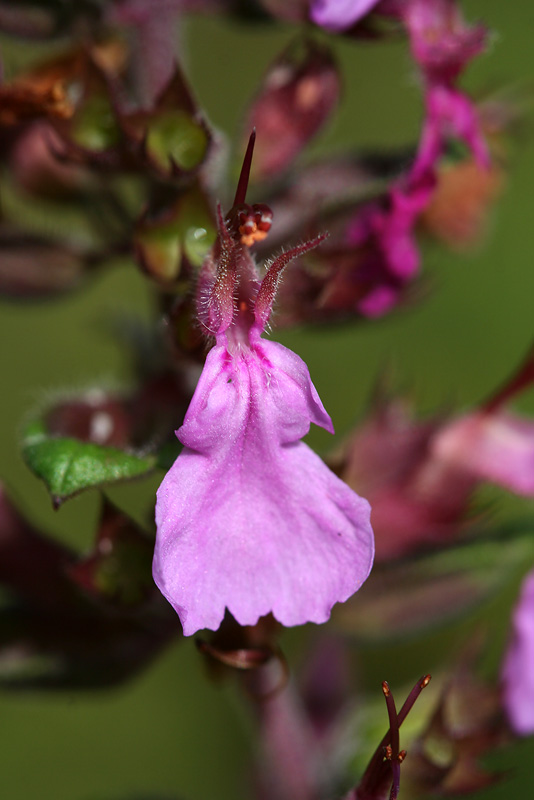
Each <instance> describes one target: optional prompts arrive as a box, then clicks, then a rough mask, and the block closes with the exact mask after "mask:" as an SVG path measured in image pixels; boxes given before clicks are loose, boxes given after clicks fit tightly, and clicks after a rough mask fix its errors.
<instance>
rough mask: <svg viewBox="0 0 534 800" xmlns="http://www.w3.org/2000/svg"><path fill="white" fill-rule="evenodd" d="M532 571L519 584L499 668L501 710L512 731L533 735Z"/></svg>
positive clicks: (533, 634)
mask: <svg viewBox="0 0 534 800" xmlns="http://www.w3.org/2000/svg"><path fill="white" fill-rule="evenodd" d="M533 665H534V570H533V571H531V572H529V573H528V575H527V576H526V578H525V579H524V581H523V584H522V586H521V591H520V594H519V601H518V603H517V606H516V608H515V610H514V614H513V618H512V636H511V639H510V644H509V646H508V650H507V652H506V656H505V659H504V662H503V668H502V675H501V678H502V687H503V701H504V707H505V710H506V713H507V716H508V719H509V722H510V725H511V726H512V728H513V730H514V731H515V732H516V733H517V734H519V735H522V736H526V735H528V734H532V733H534V669H533Z"/></svg>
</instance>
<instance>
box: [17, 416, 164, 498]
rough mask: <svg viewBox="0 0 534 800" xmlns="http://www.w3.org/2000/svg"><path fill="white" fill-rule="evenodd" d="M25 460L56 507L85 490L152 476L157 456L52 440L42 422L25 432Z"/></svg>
mask: <svg viewBox="0 0 534 800" xmlns="http://www.w3.org/2000/svg"><path fill="white" fill-rule="evenodd" d="M22 454H23V457H24V459H25V461H26V463H27V464H28V466H29V467H30V469H31V470H32V471H33V473H34V474H35V475H36V476H37V477H38V478H41V480H43V481H44V482H45V484H46V486H47V488H48V490H49V492H50V494H51V495H52V500H53V502H54V504H55V505H60V504H61V503H62V502H63V501H64V500H67V499H68V498H69V497H72V496H73V495H75V494H78V492H81V491H83V490H84V489H91V488H94V487H96V486H101V485H102V484H107V483H114V482H116V481H124V480H130V479H132V478H138V477H141V476H143V475H146V474H148V473H149V472H151V471H152V470H153V469H154V467H155V465H156V456H155V455H152V454H150V455H146V456H140V455H136V454H135V453H129V452H125V451H124V450H119V449H118V448H116V447H104V446H102V445H98V444H94V443H92V442H82V441H79V440H77V439H72V438H67V437H53V436H49V435H48V434H47V432H46V429H45V427H44V425H43V424H42V423H40V422H36V423H32V424H31V425H30V426H29V427H28V428H27V430H26V433H25V436H24V442H23V448H22Z"/></svg>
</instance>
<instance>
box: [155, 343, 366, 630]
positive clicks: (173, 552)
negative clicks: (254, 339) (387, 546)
mask: <svg viewBox="0 0 534 800" xmlns="http://www.w3.org/2000/svg"><path fill="white" fill-rule="evenodd" d="M217 369H219V372H218V374H216V370H217ZM208 386H209V387H210V388H209V391H208ZM310 420H313V421H314V422H318V423H319V424H322V425H323V426H325V427H327V425H328V423H329V417H328V415H327V414H326V412H325V411H324V409H323V407H322V404H321V402H320V400H319V398H318V396H317V393H316V392H315V389H314V387H313V384H312V383H311V381H310V378H309V374H308V371H307V368H306V366H305V365H304V363H303V362H302V361H301V359H299V358H298V356H296V355H295V354H294V353H291V351H289V350H286V348H284V347H282V346H281V345H278V344H275V343H273V342H264V341H261V342H258V343H257V345H256V346H254V347H253V348H251V349H250V350H244V351H241V352H239V353H237V354H234V355H233V356H230V355H229V354H228V353H227V352H226V351H225V349H224V347H223V346H222V345H221V346H217V347H215V348H214V349H213V350H212V351H211V353H210V354H209V356H208V361H207V363H206V369H205V371H204V373H203V375H202V377H201V380H200V383H199V387H198V389H197V392H196V394H195V397H194V398H193V402H192V404H191V407H190V409H189V412H188V414H187V416H186V420H185V423H184V425H183V427H182V428H181V429H180V431H179V437H180V439H181V440H182V442H184V444H185V445H186V447H185V449H184V451H183V452H182V454H181V455H180V456H179V458H178V459H177V460H176V462H175V464H174V465H173V467H172V468H171V470H170V471H169V472H168V474H167V475H166V477H165V479H164V481H163V483H162V485H161V487H160V489H159V491H158V500H157V505H156V522H157V526H158V535H157V540H156V550H155V555H154V579H155V581H156V583H157V584H158V586H159V588H160V590H161V591H162V593H163V594H164V595H165V597H167V599H168V600H169V602H170V603H171V604H172V605H173V607H174V608H175V609H176V611H177V613H178V614H179V616H180V619H181V621H182V625H183V627H184V633H185V634H186V635H190V634H192V633H194V632H195V631H196V630H199V629H200V628H211V629H216V628H218V626H219V625H220V623H221V621H222V618H223V615H224V612H225V608H228V609H229V611H230V612H231V613H232V614H233V615H234V617H235V618H236V619H237V621H238V622H239V623H240V624H242V625H254V624H255V623H256V622H257V620H258V618H259V617H260V616H263V615H265V614H268V613H269V612H272V613H273V614H274V616H275V617H276V618H277V619H278V620H279V621H280V622H281V623H282V624H284V625H299V624H303V623H305V622H308V621H310V622H324V621H325V620H326V619H327V618H328V617H329V615H330V610H331V608H332V606H333V605H334V603H336V602H338V601H344V600H346V599H347V598H348V597H350V595H351V594H353V593H354V592H355V591H356V590H357V589H358V588H359V586H360V585H361V583H362V582H363V581H364V580H365V578H366V577H367V575H368V574H369V571H370V569H371V564H372V560H373V535H372V531H371V527H370V523H369V505H368V503H367V502H366V501H365V500H362V499H361V498H359V497H358V496H357V495H356V494H355V493H354V492H353V491H352V490H351V489H349V487H348V486H347V485H346V484H345V483H343V482H342V481H341V480H339V478H337V477H336V476H335V475H334V474H333V473H332V472H331V471H330V470H329V469H328V468H327V467H326V465H325V464H324V463H323V462H322V461H321V459H320V458H319V457H318V456H317V455H315V453H313V451H312V450H310V449H309V448H308V447H307V446H306V445H305V444H303V443H302V442H300V441H298V439H300V437H301V436H302V435H304V433H305V432H306V431H307V430H308V428H309V423H310ZM203 430H204V431H205V432H206V433H205V435H204V436H203V435H202V431H203ZM193 445H194V446H195V449H192V446H193Z"/></svg>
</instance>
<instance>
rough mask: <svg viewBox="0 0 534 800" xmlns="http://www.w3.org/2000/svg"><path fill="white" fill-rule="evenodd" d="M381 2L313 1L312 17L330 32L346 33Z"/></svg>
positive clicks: (375, 0) (365, 0) (349, 0)
mask: <svg viewBox="0 0 534 800" xmlns="http://www.w3.org/2000/svg"><path fill="white" fill-rule="evenodd" d="M378 1H379V0H312V3H311V8H310V17H311V19H312V20H313V22H315V24H316V25H320V26H321V27H322V28H326V30H329V31H344V30H347V28H350V27H352V25H355V24H356V23H357V22H358V21H359V20H360V19H362V17H364V16H365V15H366V14H368V13H369V12H370V11H371V10H372V8H373V7H374V6H376V5H377V3H378Z"/></svg>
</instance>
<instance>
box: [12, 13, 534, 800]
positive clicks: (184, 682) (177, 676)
mask: <svg viewBox="0 0 534 800" xmlns="http://www.w3.org/2000/svg"><path fill="white" fill-rule="evenodd" d="M463 6H464V8H465V13H466V17H467V18H468V19H470V20H473V19H477V18H480V19H483V20H484V21H485V22H486V23H487V24H488V25H489V27H490V28H491V29H492V30H493V31H494V33H493V35H492V38H491V45H490V47H489V50H488V53H487V55H485V56H483V57H481V58H479V59H478V60H477V61H476V63H475V64H474V65H473V66H472V67H471V68H470V69H469V70H468V74H467V77H466V81H465V85H466V86H467V87H468V88H469V89H470V90H471V91H475V92H483V91H486V90H491V89H492V88H494V87H496V86H501V85H505V84H508V83H512V84H515V83H517V82H519V81H521V82H524V83H526V84H527V85H528V84H529V82H530V85H529V91H530V92H531V94H532V96H533V97H534V93H533V90H534V35H533V34H534V5H533V4H532V2H531V0H515V2H513V3H508V4H505V3H503V2H502V0H471V1H470V2H468V1H467V0H466V2H464V3H463ZM292 35H293V31H292V29H291V28H290V27H289V26H288V27H285V26H274V25H273V26H268V27H267V28H264V27H261V28H260V27H259V26H258V27H256V26H235V25H230V24H229V23H227V22H226V21H223V20H220V19H216V18H211V19H195V20H188V21H186V22H183V23H182V27H181V30H180V40H181V42H182V45H181V46H182V48H183V49H182V53H181V58H182V61H183V63H184V65H185V67H186V70H187V72H188V74H189V76H190V78H191V81H192V84H193V86H194V87H195V91H196V93H197V95H198V97H199V99H200V101H201V104H202V106H203V107H204V108H205V109H206V110H207V113H208V115H209V117H210V119H211V121H212V122H213V124H214V125H215V126H217V127H218V128H220V129H221V130H223V131H224V132H225V133H227V134H228V135H229V136H230V137H235V136H236V135H237V134H238V132H239V130H240V122H241V120H242V117H243V111H244V109H245V107H246V104H247V101H248V100H249V98H250V97H251V95H252V93H253V91H254V89H255V88H256V86H257V84H258V81H259V78H260V76H261V75H262V73H263V71H264V70H265V68H266V66H267V65H268V63H269V62H270V61H271V60H272V59H273V57H274V56H275V55H276V54H277V53H278V52H279V51H280V50H281V48H282V47H283V46H284V45H285V43H287V42H288V40H289V39H290V38H291V36H292ZM336 46H337V51H338V53H339V56H340V59H341V62H342V65H343V71H344V75H345V102H344V104H343V107H342V110H341V113H340V114H339V115H338V116H337V118H336V120H335V121H334V122H333V123H332V124H331V125H330V126H329V128H328V130H327V131H326V132H325V133H324V134H323V135H322V136H321V137H320V139H319V140H318V142H317V144H316V145H315V148H314V149H315V150H316V151H317V150H322V149H325V148H326V149H332V148H334V149H336V148H342V147H344V146H347V147H353V146H355V145H373V146H377V145H382V146H385V147H388V146H394V145H396V144H402V143H406V142H412V141H414V140H415V138H416V136H417V132H418V128H419V124H420V117H421V95H420V91H419V88H418V86H417V81H416V79H415V77H414V70H413V67H412V64H411V62H410V59H409V56H408V54H407V48H406V45H405V43H403V42H396V43H387V44H383V43H369V44H362V43H358V44H353V43H352V44H351V43H346V42H337V43H336ZM19 47H20V45H19ZM533 192H534V136H533V130H532V114H531V115H530V119H529V120H528V123H527V125H526V130H525V135H524V137H523V138H522V140H520V141H519V142H518V144H517V148H516V151H515V152H514V153H513V156H512V161H511V170H510V176H509V181H508V184H507V187H506V189H505V192H504V194H503V197H502V198H501V200H500V202H499V203H498V205H497V208H496V211H495V213H494V215H493V220H492V224H491V227H490V232H489V235H488V237H487V238H486V240H485V241H484V242H483V243H482V244H481V245H480V247H478V248H477V250H476V251H475V252H472V253H469V254H462V255H458V254H454V253H450V252H447V251H445V250H444V249H439V248H437V247H428V248H426V249H425V252H424V255H425V258H424V271H425V274H426V277H427V278H428V279H429V281H430V286H431V293H430V295H429V297H428V299H426V301H425V302H423V303H421V305H420V307H419V308H415V309H413V310H409V311H406V312H403V313H400V314H398V315H396V316H395V317H394V318H391V319H387V320H385V321H380V322H371V323H369V324H366V325H362V326H344V327H342V328H335V329H328V330H324V329H321V330H314V331H312V330H307V329H306V330H304V329H303V330H299V331H292V332H284V333H283V334H277V333H275V336H276V338H277V339H278V340H280V341H283V342H284V343H285V344H287V345H288V346H290V347H292V348H293V349H294V350H296V351H297V352H298V353H299V354H300V355H301V356H302V357H303V358H304V359H305V360H306V362H307V363H308V365H309V367H310V371H311V374H312V377H313V379H314V382H315V384H316V386H317V388H318V390H319V392H320V394H321V397H322V399H323V401H324V403H325V405H326V407H327V408H328V410H329V412H330V414H331V416H332V418H333V420H334V424H335V426H336V430H337V432H338V437H339V436H340V435H342V434H343V432H345V431H347V430H348V429H349V428H350V426H351V425H352V424H353V423H354V422H355V421H356V420H358V418H360V417H361V415H362V414H363V413H364V412H365V408H366V403H367V400H368V398H369V395H370V391H371V388H372V386H373V384H374V382H375V380H376V378H377V375H379V374H380V372H381V371H383V370H384V368H385V367H386V366H392V367H393V370H394V373H395V375H396V376H397V378H398V380H399V383H400V385H401V386H403V387H408V388H410V389H411V390H413V393H414V395H415V397H416V399H417V402H418V405H419V407H420V408H421V409H423V410H427V411H428V410H430V409H435V408H438V407H440V405H442V404H449V405H450V404H453V405H454V406H455V407H461V406H465V405H468V404H470V403H474V402H476V401H477V400H478V399H480V398H481V397H484V396H485V395H487V393H488V392H489V391H490V390H491V389H492V388H493V387H495V386H496V385H498V384H499V383H500V382H501V381H502V380H503V378H505V377H506V375H507V374H508V373H509V372H510V370H511V369H512V368H513V366H514V365H516V364H517V362H518V361H519V360H520V359H521V358H522V357H523V355H524V353H525V351H526V349H527V347H528V346H529V345H530V344H531V343H532V341H533V339H534V222H533V208H534V197H533ZM252 199H253V200H254V201H261V200H262V198H261V197H257V198H256V197H254V198H252ZM153 306H154V297H153V296H152V294H151V289H150V286H148V285H147V282H146V281H145V279H144V278H143V277H142V276H141V275H140V273H139V272H138V271H137V269H136V268H135V267H134V266H133V265H132V264H126V263H125V264H122V265H119V266H118V267H117V268H116V269H114V270H111V271H109V272H108V273H107V274H105V275H104V277H102V278H100V279H99V280H98V281H97V282H95V283H94V284H92V285H91V286H90V287H89V288H88V289H87V290H86V291H84V292H81V293H80V294H74V295H72V296H71V297H68V298H67V299H64V300H58V301H53V302H48V303H43V304H38V303H35V304H20V305H18V304H9V303H7V302H2V303H1V304H0V337H1V341H2V348H1V354H0V359H1V360H0V375H1V376H2V414H1V417H0V424H1V426H2V427H1V441H2V448H1V452H0V474H1V476H2V478H3V479H4V480H5V481H6V483H7V485H8V486H9V487H10V488H11V489H12V490H13V492H14V496H15V498H16V499H17V500H18V501H19V503H20V504H21V505H22V506H23V508H24V510H25V513H26V514H27V515H28V516H29V517H30V518H31V519H33V520H35V521H38V522H39V523H40V524H41V525H43V526H44V527H45V528H46V529H47V530H48V531H49V532H50V533H52V534H53V535H55V536H58V537H61V538H62V539H64V540H65V541H68V542H70V543H71V544H73V545H75V546H78V547H82V548H83V547H89V545H90V543H91V539H92V535H93V533H94V528H95V524H96V519H97V514H98V508H99V504H98V498H97V495H96V493H94V494H92V493H89V494H87V495H84V496H82V497H80V498H77V499H74V500H71V501H69V502H68V503H66V504H65V506H64V507H63V508H62V509H61V510H60V511H59V512H54V511H53V510H52V508H51V506H50V501H49V498H48V495H47V493H46V491H45V489H44V486H42V485H41V484H40V483H39V482H38V481H37V479H36V478H34V477H33V476H32V475H31V474H30V472H29V471H28V470H27V468H26V467H25V465H24V464H23V463H22V460H21V458H20V455H19V452H18V436H19V431H20V429H21V426H22V424H23V422H24V419H25V415H27V414H28V413H29V412H31V411H34V410H35V408H36V407H38V406H39V404H40V403H43V402H44V401H46V398H47V397H49V396H50V393H53V392H55V391H56V390H57V389H58V388H72V387H80V388H83V387H86V386H88V385H93V384H95V383H96V384H98V383H101V382H104V383H105V384H111V385H117V384H119V385H120V384H122V383H124V382H127V381H128V379H129V374H128V368H127V365H126V364H125V360H124V356H123V353H122V352H121V350H120V348H119V346H118V345H117V343H116V342H114V341H113V340H112V339H111V338H110V337H109V333H108V331H109V327H108V321H109V318H110V316H111V315H113V314H115V313H116V312H120V313H121V314H125V315H130V316H135V317H138V318H142V319H146V320H148V319H150V318H151V315H152V309H153ZM522 407H523V408H524V409H525V410H530V411H531V412H534V402H533V401H532V398H530V399H528V398H527V399H525V400H524V401H522ZM310 442H311V444H312V445H313V446H314V447H316V448H318V449H319V450H321V449H322V450H324V449H326V448H328V447H330V446H331V440H330V439H329V437H328V436H327V434H325V433H324V432H314V433H313V434H312V435H311V436H310ZM160 477H161V476H159V477H158V478H156V479H154V480H152V481H148V482H144V483H142V484H135V485H130V486H125V487H121V488H120V489H115V490H113V492H112V497H113V499H114V500H115V501H116V502H117V503H119V504H120V505H123V506H124V507H126V508H132V507H133V508H135V509H136V510H137V513H139V514H140V513H142V510H143V507H144V505H145V504H146V502H147V501H148V500H149V498H150V497H151V496H152V495H153V493H154V491H155V488H156V486H157V484H158V481H159V479H160ZM499 497H500V496H499ZM502 502H503V503H504V499H502ZM525 505H526V506H527V510H530V511H531V512H532V511H534V503H524V502H522V503H521V504H519V503H513V502H512V503H510V502H507V508H508V506H509V511H510V513H516V512H517V513H521V512H522V511H524V510H525ZM529 566H530V565H525V570H526V569H527V568H528V567H529ZM514 591H515V586H511V587H508V589H507V590H506V591H505V592H503V595H502V596H500V597H498V598H495V599H494V600H493V601H492V602H491V603H490V604H489V605H488V606H487V607H486V608H485V609H482V610H479V611H477V613H476V614H475V615H473V618H472V619H470V620H468V621H467V622H465V623H463V624H462V626H461V627H460V628H458V626H451V627H450V629H448V630H447V631H445V632H440V633H439V634H438V633H436V634H435V635H433V636H432V637H430V639H429V638H428V637H427V638H425V639H424V640H414V641H409V642H406V643H404V644H402V645H399V646H398V647H396V649H395V652H394V656H392V653H391V650H390V649H380V648H372V647H366V648H364V650H363V652H362V654H361V655H362V657H361V667H360V673H359V678H360V680H361V682H362V684H363V685H365V686H367V687H370V688H371V690H372V691H373V692H376V693H377V694H378V693H379V692H380V682H381V681H382V680H383V679H384V678H387V679H388V680H389V681H390V683H391V685H392V686H393V687H395V686H399V685H403V684H404V683H405V682H410V681H413V680H414V679H415V678H417V677H418V676H419V675H420V674H421V673H423V672H427V671H432V670H433V669H439V666H440V665H443V664H444V663H446V662H447V660H448V659H450V658H452V656H453V655H454V653H455V652H456V651H457V649H458V647H459V646H460V644H461V643H462V642H463V641H465V640H466V637H467V636H469V634H470V632H471V631H472V630H473V626H474V624H475V623H478V622H480V621H481V620H482V621H484V620H485V621H486V623H488V621H489V624H491V625H493V628H492V629H491V637H492V639H494V641H495V642H496V643H497V644H500V643H502V641H503V639H504V636H505V627H504V626H505V623H506V615H507V609H508V607H509V605H510V603H511V602H512V599H513V596H514ZM305 638H306V631H291V632H288V633H287V634H286V636H285V645H284V646H285V648H286V649H287V650H288V651H289V653H290V654H291V655H292V657H293V659H294V661H295V663H298V658H299V652H300V645H301V643H302V642H303V641H304V640H305ZM494 666H495V665H494ZM533 668H534V665H533ZM428 691H429V692H430V691H431V690H430V689H429V690H428ZM0 719H1V724H0V753H1V762H0V763H1V767H0V774H1V782H0V785H1V787H2V788H1V791H2V795H3V797H6V798H9V800H19V799H20V800H30V799H31V800H34V798H37V797H39V798H46V799H47V798H54V800H115V799H117V800H122V799H123V798H127V797H129V798H133V797H134V796H137V797H138V798H141V797H142V796H143V795H145V796H148V795H149V794H152V795H153V796H154V795H156V794H158V793H159V795H160V796H162V797H164V796H171V795H172V796H173V797H175V796H183V797H188V798H191V800H208V798H214V800H226V799H228V800H230V798H232V799H233V800H241V798H245V797H247V796H248V794H247V780H246V779H247V774H246V764H247V761H248V759H249V758H250V755H251V752H252V750H253V744H252V741H251V730H250V725H249V722H248V721H247V717H246V714H245V713H244V711H243V709H242V708H241V706H240V703H239V702H238V700H237V699H236V697H235V692H234V691H233V687H232V686H230V685H227V686H222V687H220V686H214V685H213V684H212V683H211V682H210V681H209V680H208V679H207V676H206V675H205V672H204V670H203V664H202V661H201V659H200V656H199V655H198V654H197V652H196V650H195V647H194V644H193V642H192V641H185V642H183V643H182V644H180V645H179V646H175V647H173V648H171V649H170V650H168V651H167V652H166V653H165V655H164V656H163V657H162V658H160V659H159V660H158V661H157V663H155V664H154V666H153V667H152V668H151V669H149V670H148V671H146V672H145V673H144V674H143V675H142V676H141V677H140V678H138V679H137V680H136V681H135V682H133V683H131V684H129V685H127V686H124V687H123V688H121V689H119V690H117V691H111V692H109V693H107V692H101V693H92V694H80V693H70V694H69V693H66V694H58V695H54V694H51V695H45V694H40V693H35V694H14V695H13V694H7V693H3V694H1V695H0ZM532 758H534V742H533V741H526V742H524V743H522V744H521V745H518V746H517V747H516V748H515V749H514V750H513V751H512V752H511V753H508V754H506V755H504V756H503V755H501V756H499V758H498V762H497V760H496V762H495V763H498V764H499V766H502V767H506V768H510V767H512V765H514V766H516V767H517V772H516V773H515V776H514V777H512V779H511V780H510V781H509V782H507V783H506V784H504V785H503V786H502V787H496V788H494V789H491V790H488V791H486V792H485V793H481V794H480V795H478V796H477V797H479V798H480V800H482V798H487V800H490V798H495V799H496V798H498V797H501V798H506V797H513V796H523V797H527V796H528V791H529V790H528V788H527V787H529V786H530V785H531V779H530V772H531V770H530V768H529V760H530V761H531V760H532ZM401 796H402V790H401Z"/></svg>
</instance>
